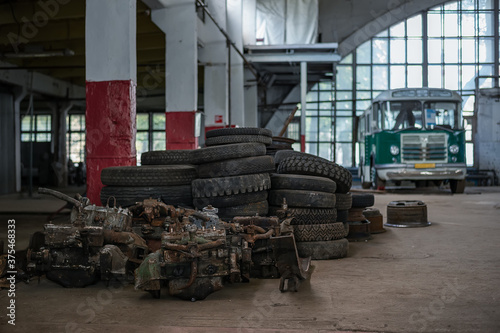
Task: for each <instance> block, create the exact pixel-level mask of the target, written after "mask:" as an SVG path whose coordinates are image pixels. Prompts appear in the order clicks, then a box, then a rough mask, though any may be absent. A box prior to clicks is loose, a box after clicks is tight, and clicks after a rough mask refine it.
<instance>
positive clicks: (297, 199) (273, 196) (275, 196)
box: [269, 190, 335, 208]
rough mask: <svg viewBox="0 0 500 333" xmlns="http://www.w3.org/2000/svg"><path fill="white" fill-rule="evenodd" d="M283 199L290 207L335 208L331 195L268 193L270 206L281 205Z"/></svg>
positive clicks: (316, 192) (300, 192) (311, 192)
mask: <svg viewBox="0 0 500 333" xmlns="http://www.w3.org/2000/svg"><path fill="white" fill-rule="evenodd" d="M284 198H286V202H287V204H288V206H290V207H304V208H307V207H309V208H335V194H333V193H327V192H318V191H301V190H271V191H270V192H269V203H270V204H271V205H274V206H279V205H281V204H282V203H283V199H284Z"/></svg>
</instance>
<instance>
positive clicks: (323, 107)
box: [318, 102, 333, 116]
mask: <svg viewBox="0 0 500 333" xmlns="http://www.w3.org/2000/svg"><path fill="white" fill-rule="evenodd" d="M318 104H319V113H320V115H323V116H329V115H331V113H332V108H333V104H332V102H322V103H318Z"/></svg>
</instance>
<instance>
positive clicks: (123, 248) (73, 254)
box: [26, 188, 149, 287]
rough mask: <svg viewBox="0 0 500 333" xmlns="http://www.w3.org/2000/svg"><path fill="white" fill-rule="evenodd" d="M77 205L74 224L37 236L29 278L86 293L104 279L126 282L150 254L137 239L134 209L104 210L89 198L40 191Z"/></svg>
mask: <svg viewBox="0 0 500 333" xmlns="http://www.w3.org/2000/svg"><path fill="white" fill-rule="evenodd" d="M38 192H39V193H42V194H50V195H53V196H55V197H57V198H59V199H62V200H66V201H68V202H70V203H72V204H73V205H74V207H73V209H72V211H71V216H70V223H69V224H57V225H56V224H52V223H49V224H45V226H44V231H43V232H36V233H35V234H33V235H32V237H31V240H30V245H29V247H28V252H27V265H26V271H27V273H28V274H30V275H32V276H34V275H38V276H40V275H42V274H45V275H46V276H47V278H48V279H49V280H52V281H54V282H57V283H59V284H61V285H63V286H65V287H85V286H87V285H89V284H92V283H94V282H95V281H97V280H98V279H102V280H104V281H109V280H110V279H111V278H112V277H116V276H122V277H126V275H127V273H131V272H133V270H134V269H135V268H136V267H137V266H138V265H139V264H140V263H141V262H142V260H143V259H144V257H145V256H146V255H147V254H148V253H149V250H148V247H147V245H146V242H145V241H144V240H143V239H142V238H141V237H139V236H138V235H137V234H136V233H134V232H133V231H132V229H131V227H132V215H131V214H130V212H129V211H128V209H123V208H117V207H116V206H115V207H109V205H108V206H106V207H99V206H96V205H92V204H90V202H89V200H88V199H87V198H85V197H81V196H79V195H78V199H73V198H71V197H69V196H66V195H65V194H63V193H60V192H57V191H53V190H50V189H45V188H39V189H38Z"/></svg>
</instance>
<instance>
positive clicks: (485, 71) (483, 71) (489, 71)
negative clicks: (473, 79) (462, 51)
mask: <svg viewBox="0 0 500 333" xmlns="http://www.w3.org/2000/svg"><path fill="white" fill-rule="evenodd" d="M479 75H481V76H488V75H493V66H492V65H482V66H481V65H480V66H479ZM479 87H481V88H493V80H492V79H491V78H488V79H479Z"/></svg>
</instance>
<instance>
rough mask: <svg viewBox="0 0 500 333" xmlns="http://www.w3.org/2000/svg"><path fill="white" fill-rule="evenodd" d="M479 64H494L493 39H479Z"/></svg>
mask: <svg viewBox="0 0 500 333" xmlns="http://www.w3.org/2000/svg"><path fill="white" fill-rule="evenodd" d="M479 62H493V39H491V38H487V39H486V38H481V39H479Z"/></svg>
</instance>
